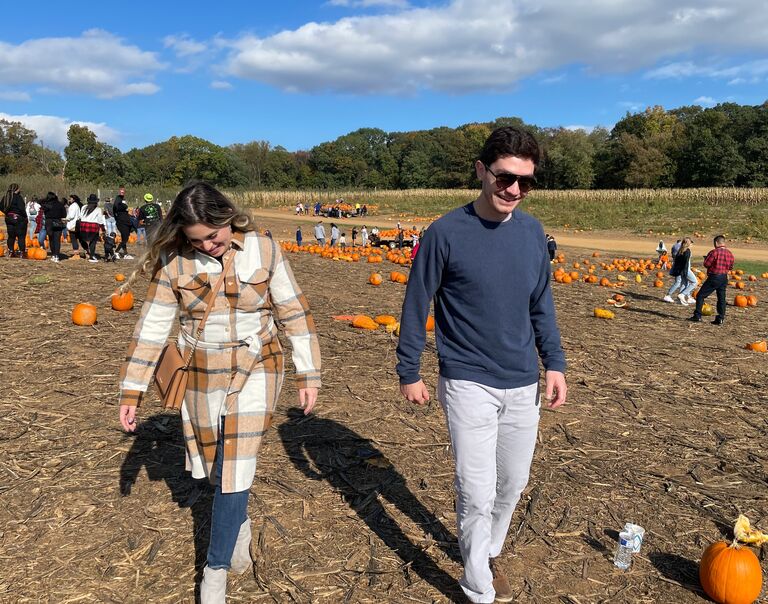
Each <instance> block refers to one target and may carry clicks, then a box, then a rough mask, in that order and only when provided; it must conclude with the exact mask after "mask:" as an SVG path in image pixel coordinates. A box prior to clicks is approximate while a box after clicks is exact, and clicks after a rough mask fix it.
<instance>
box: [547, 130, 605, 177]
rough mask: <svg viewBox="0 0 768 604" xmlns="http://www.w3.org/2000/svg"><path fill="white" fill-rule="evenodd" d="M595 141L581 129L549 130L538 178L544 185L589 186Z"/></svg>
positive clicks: (593, 174)
mask: <svg viewBox="0 0 768 604" xmlns="http://www.w3.org/2000/svg"><path fill="white" fill-rule="evenodd" d="M594 155H595V143H594V138H592V137H591V136H590V135H589V134H588V133H587V132H586V131H584V130H567V129H565V128H557V129H554V130H551V131H550V132H549V133H548V135H547V137H546V138H545V142H544V157H545V160H544V166H543V170H542V173H543V174H542V178H540V180H543V181H544V183H543V184H544V186H545V187H546V188H548V189H589V188H591V187H592V184H593V182H594V180H595V165H594V163H595V162H594Z"/></svg>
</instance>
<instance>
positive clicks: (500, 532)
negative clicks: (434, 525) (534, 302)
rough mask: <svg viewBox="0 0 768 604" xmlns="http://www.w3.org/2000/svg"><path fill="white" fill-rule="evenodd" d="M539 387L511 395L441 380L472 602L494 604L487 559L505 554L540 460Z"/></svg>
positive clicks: (463, 581) (466, 585)
mask: <svg viewBox="0 0 768 604" xmlns="http://www.w3.org/2000/svg"><path fill="white" fill-rule="evenodd" d="M538 389H539V388H538V383H535V384H531V385H530V386H523V387H521V388H511V389H508V390H504V389H499V388H491V387H489V386H484V385H482V384H478V383H476V382H470V381H467V380H450V379H447V378H443V377H440V380H439V382H438V390H437V396H438V399H439V400H440V403H441V404H442V406H443V410H444V411H445V417H446V421H447V423H448V432H449V434H450V437H451V445H452V446H453V457H454V461H455V463H456V481H455V488H456V502H457V503H456V524H457V530H458V538H459V548H460V550H461V557H462V559H463V560H464V574H463V575H462V577H461V580H460V581H459V584H460V585H461V588H462V589H463V590H464V593H465V594H466V595H467V597H468V598H469V599H470V600H471V601H472V602H493V600H494V597H495V595H496V593H495V591H494V589H493V576H492V575H491V570H490V568H489V565H488V558H495V557H496V556H498V555H499V554H500V553H501V549H502V547H503V546H504V540H505V538H506V536H507V530H508V529H509V523H510V521H511V520H512V513H513V512H514V511H515V506H516V505H517V502H518V501H519V499H520V494H521V493H522V492H523V489H524V488H525V485H526V484H527V483H528V475H529V472H530V468H531V460H532V459H533V450H534V447H535V446H536V435H537V432H538V426H539V399H538Z"/></svg>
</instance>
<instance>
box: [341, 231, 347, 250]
mask: <svg viewBox="0 0 768 604" xmlns="http://www.w3.org/2000/svg"><path fill="white" fill-rule="evenodd" d="M339 247H340V248H341V249H342V250H343V249H346V247H347V234H346V233H342V234H341V237H339Z"/></svg>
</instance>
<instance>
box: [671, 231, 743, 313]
mask: <svg viewBox="0 0 768 604" xmlns="http://www.w3.org/2000/svg"><path fill="white" fill-rule="evenodd" d="M713 243H714V246H715V247H714V248H713V249H712V250H710V251H709V253H708V254H707V255H706V256H705V257H704V268H706V269H707V278H706V279H705V281H704V283H702V284H701V288H700V289H699V292H698V294H696V297H694V296H693V290H694V288H695V287H696V285H698V279H697V278H696V275H695V274H694V272H693V269H692V268H691V247H692V246H693V240H692V239H691V238H690V237H684V238H683V239H678V240H677V241H676V242H675V244H674V245H673V246H672V249H671V250H670V254H671V256H672V268H670V270H669V275H670V276H671V277H674V278H675V281H674V283H672V286H671V287H670V288H669V290H667V293H666V295H665V296H664V301H665V302H674V301H675V300H674V298H673V297H672V296H673V294H674V293H675V292H676V291H678V290H680V291H679V293H678V294H677V299H678V300H679V301H680V304H682V305H683V306H688V305H689V304H695V305H696V308H695V309H694V311H693V316H692V317H690V319H688V320H689V321H692V322H694V323H699V322H701V317H702V314H703V313H702V309H703V307H704V300H706V298H707V297H709V296H710V295H712V293H716V295H717V314H716V316H715V318H714V320H713V321H712V324H713V325H722V324H723V323H724V321H725V311H726V306H727V304H726V288H727V287H728V273H729V272H730V271H731V270H733V265H734V262H735V259H734V257H733V253H732V252H731V251H730V250H729V249H728V248H727V247H726V241H725V237H724V236H723V235H718V236H717V237H715V239H714V242H713ZM656 252H657V253H658V254H659V262H660V263H661V264H662V267H663V268H668V263H669V254H668V253H667V248H666V246H665V245H664V242H663V241H659V246H658V247H657V248H656Z"/></svg>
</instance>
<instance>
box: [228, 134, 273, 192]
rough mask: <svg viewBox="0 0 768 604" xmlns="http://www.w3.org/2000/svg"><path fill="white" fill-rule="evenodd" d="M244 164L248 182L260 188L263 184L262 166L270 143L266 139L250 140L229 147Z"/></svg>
mask: <svg viewBox="0 0 768 604" xmlns="http://www.w3.org/2000/svg"><path fill="white" fill-rule="evenodd" d="M229 148H230V149H231V150H232V152H233V153H234V154H235V155H236V156H237V157H238V158H239V159H240V161H241V162H242V163H243V165H244V166H245V174H246V176H247V179H248V184H249V185H251V186H253V187H256V188H258V189H261V188H262V187H263V186H264V168H265V166H266V163H267V156H268V155H269V150H270V144H269V142H267V141H251V142H250V143H245V144H239V143H238V144H235V145H231V146H230V147H229Z"/></svg>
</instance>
